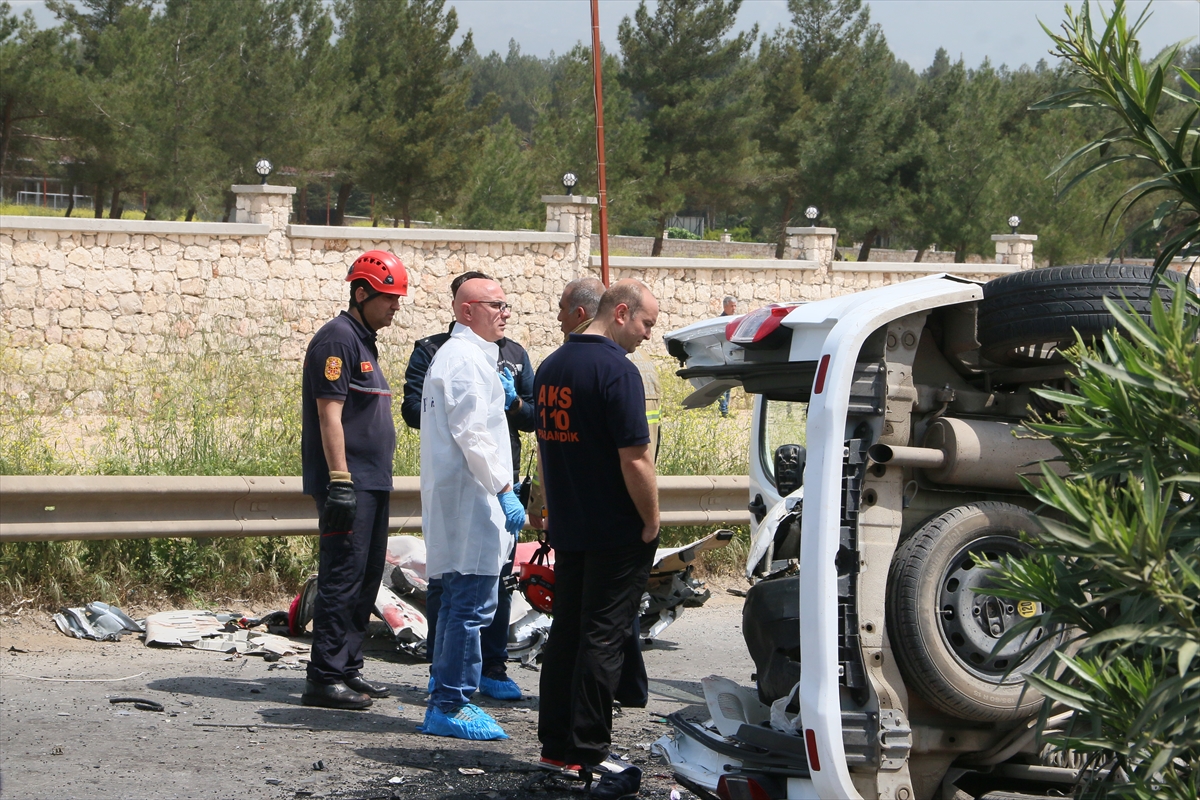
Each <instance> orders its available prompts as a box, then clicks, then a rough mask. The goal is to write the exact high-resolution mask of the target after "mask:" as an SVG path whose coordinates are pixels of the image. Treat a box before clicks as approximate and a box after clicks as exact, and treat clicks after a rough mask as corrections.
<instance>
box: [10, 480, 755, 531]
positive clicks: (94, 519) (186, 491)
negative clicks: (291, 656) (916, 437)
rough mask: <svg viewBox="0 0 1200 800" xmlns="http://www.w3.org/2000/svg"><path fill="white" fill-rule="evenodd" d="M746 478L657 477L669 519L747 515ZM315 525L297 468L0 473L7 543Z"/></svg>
mask: <svg viewBox="0 0 1200 800" xmlns="http://www.w3.org/2000/svg"><path fill="white" fill-rule="evenodd" d="M749 488H750V484H749V479H748V478H747V477H745V476H741V475H711V476H695V477H692V476H688V477H673V476H660V477H659V478H658V498H659V505H660V508H661V515H662V524H663V525H707V524H715V523H721V524H746V523H747V522H749V520H750V512H749V511H747V510H746V499H747V497H748V496H749ZM390 525H391V529H392V530H393V531H418V530H420V529H421V480H420V478H396V479H395V480H394V482H393V487H392V502H391V523H390ZM316 532H317V513H316V508H315V507H314V505H313V501H312V498H310V497H306V496H305V495H304V494H302V493H301V480H300V478H296V477H283V478H281V477H127V476H50V477H43V476H25V475H16V476H4V477H0V542H49V541H72V540H84V539H146V538H168V537H208V536H303V535H311V534H315V533H316Z"/></svg>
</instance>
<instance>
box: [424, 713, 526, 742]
mask: <svg viewBox="0 0 1200 800" xmlns="http://www.w3.org/2000/svg"><path fill="white" fill-rule="evenodd" d="M417 730H418V731H420V732H421V733H428V734H431V735H433V736H451V737H453V738H455V739H471V740H475V741H489V740H492V739H507V738H508V734H506V733H505V732H504V729H503V728H501V727H500V726H499V725H497V724H496V720H494V719H492V718H491V717H490V716H488V714H487V713H486V712H484V711H483V710H482V709H480V708H479V707H478V706H474V705H465V706H463V707H462V708H460V709H458V711H456V712H454V713H453V714H447V713H445V712H444V711H439V710H438V709H437V708H434V707H432V706H430V707H429V708H427V709H425V724H424V725H420V726H418V727H417Z"/></svg>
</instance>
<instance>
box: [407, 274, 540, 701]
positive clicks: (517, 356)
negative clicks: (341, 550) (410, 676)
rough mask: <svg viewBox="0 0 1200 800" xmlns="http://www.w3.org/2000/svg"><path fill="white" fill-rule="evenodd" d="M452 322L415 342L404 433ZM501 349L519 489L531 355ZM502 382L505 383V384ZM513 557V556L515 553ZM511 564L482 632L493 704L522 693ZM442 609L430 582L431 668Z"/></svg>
mask: <svg viewBox="0 0 1200 800" xmlns="http://www.w3.org/2000/svg"><path fill="white" fill-rule="evenodd" d="M475 278H482V279H485V280H491V279H490V278H489V277H488V276H487V275H485V274H484V273H482V272H464V273H463V274H462V275H459V276H458V277H457V278H455V279H454V280H453V281H452V282H451V284H450V295H451V303H452V305H453V304H454V299H455V298H456V297H457V295H458V290H459V288H460V287H461V286H462V285H463V284H464V283H466V282H467V281H469V280H473V279H475ZM455 324H456V323H454V322H451V323H450V329H449V330H448V331H446V332H445V333H435V334H433V335H432V336H426V337H425V338H423V339H419V340H417V342H416V344H415V345H414V346H413V352H412V355H411V356H409V359H408V367H407V368H406V369H405V371H404V399H403V401H402V402H401V404H400V414H401V416H402V417H403V418H404V422H405V424H406V425H408V427H410V428H413V429H416V430H420V429H421V392H422V390H423V388H424V385H425V373H426V372H427V371H428V370H429V363H430V362H431V361H432V360H433V357H434V355H435V354H436V353H437V351H438V349H439V348H440V347H441V346H442V345H444V344H445V343H446V342H447V341H449V339H450V335H451V333H453V331H454V327H455ZM496 344H497V345H498V346H499V348H500V356H499V359H498V360H497V364H496V367H497V369H498V370H499V371H500V372H501V373H503V372H504V370H508V372H509V375H510V376H511V381H512V391H511V393H509V394H507V395H506V398H505V402H506V403H507V405H506V406H505V414H506V415H507V418H508V438H509V445H510V447H511V448H512V461H513V485H514V486H515V485H517V484H519V483H520V480H521V478H520V469H521V431H525V432H527V433H532V432H533V365H532V363H531V362H530V360H529V353H527V352H526V351H525V348H524V347H522V346H521V345H520V344H518V343H517V342H515V341H513V340H512V339H509V338H508V337H503V338H501V339H500V340H499V341H498V342H497V343H496ZM501 380H502V381H504V380H507V379H505V378H502V379H501ZM514 552H515V551H514ZM512 569H513V563H512V561H511V559H510V560H509V563H508V564H506V565H505V567H504V569H503V570H501V573H500V584H499V585H500V588H499V594H498V595H497V602H496V614H495V616H494V617H493V619H492V623H491V624H490V625H488V626H487V627H486V628H484V629H483V632H482V633H481V634H480V636H481V637H482V648H483V675H482V677H481V678H480V685H479V691H481V692H483V694H485V695H487V696H488V697H491V698H494V699H496V700H520V699H521V687H519V686H517V683H516V681H514V680H512V679H511V678H509V677H508V623H509V617H510V616H511V612H512V590H511V589H505V588H504V582H505V578H507V577H508V576H509V575H511V574H512ZM441 605H442V582H441V581H440V580H431V581H430V582H429V590H428V593H427V595H426V602H425V619H426V621H427V622H428V623H429V636H428V638H427V639H426V644H425V657H426V659H427V660H428V661H429V662H430V663H433V648H434V642H435V641H436V640H437V622H438V616H439V613H440V610H441Z"/></svg>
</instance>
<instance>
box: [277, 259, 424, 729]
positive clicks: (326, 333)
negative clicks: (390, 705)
mask: <svg viewBox="0 0 1200 800" xmlns="http://www.w3.org/2000/svg"><path fill="white" fill-rule="evenodd" d="M346 280H347V281H349V282H350V308H349V309H348V310H347V311H343V312H342V313H341V314H340V315H339V316H338V317H336V318H334V319H333V320H330V321H329V322H327V323H325V325H323V326H322V327H321V329H320V330H319V331H317V333H316V335H315V336H313V338H312V341H310V342H309V344H308V350H307V351H306V352H305V355H304V378H303V381H304V383H303V388H302V409H303V422H302V428H301V441H300V450H301V460H302V464H303V469H304V493H305V494H307V495H311V496H312V497H313V499H314V500H315V501H316V503H317V512H318V514H319V515H320V534H321V541H320V560H319V564H318V567H317V597H316V601H315V604H314V607H313V642H312V653H311V656H310V661H309V664H308V679H307V680H306V681H305V683H304V693H303V694H302V695H301V697H300V702H301V703H303V704H304V705H307V706H323V707H325V708H347V709H362V708H367V707H368V706H370V705H371V698H373V697H387V696H388V689H387V687H386V686H383V685H382V684H375V683H369V682H368V681H367V680H365V679H364V678H363V677H362V675H361V671H362V667H363V655H362V651H363V640H364V639H365V638H366V635H367V623H368V622H369V621H370V618H371V611H372V609H373V608H374V606H375V596H376V594H377V593H378V591H379V582H380V580H381V579H382V577H383V567H384V560H385V554H386V552H387V534H388V517H389V513H388V512H389V499H390V498H391V491H392V460H393V456H394V455H395V451H396V427H395V423H394V422H393V421H392V390H391V387H389V386H388V382H387V379H386V378H385V377H384V376H383V371H382V370H380V369H379V350H378V348H377V346H376V333H377V332H378V331H379V329H380V328H386V327H387V326H389V325H391V324H392V318H393V317H394V316H395V314H396V311H397V310H398V309H399V308H400V298H401V297H403V296H404V295H406V294H408V272H407V271H406V270H405V269H404V264H402V263H401V262H400V259H399V258H397V257H396V256H395V255H393V254H392V253H387V252H384V251H382V250H371V251H368V252H366V253H363V254H362V255H361V256H359V257H358V258H357V259H356V260H355V262H354V264H353V265H352V266H351V267H350V272H349V273H348V274H347V275H346Z"/></svg>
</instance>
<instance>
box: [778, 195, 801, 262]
mask: <svg viewBox="0 0 1200 800" xmlns="http://www.w3.org/2000/svg"><path fill="white" fill-rule="evenodd" d="M795 205H796V198H795V197H793V196H792V193H791V192H788V193H787V199H786V200H785V201H784V203H783V219H781V220H780V221H779V241H778V242H776V243H775V257H776V258H783V256H784V255H785V254H786V252H787V229H788V223H789V222H791V221H792V208H793V207H794V206H795Z"/></svg>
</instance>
